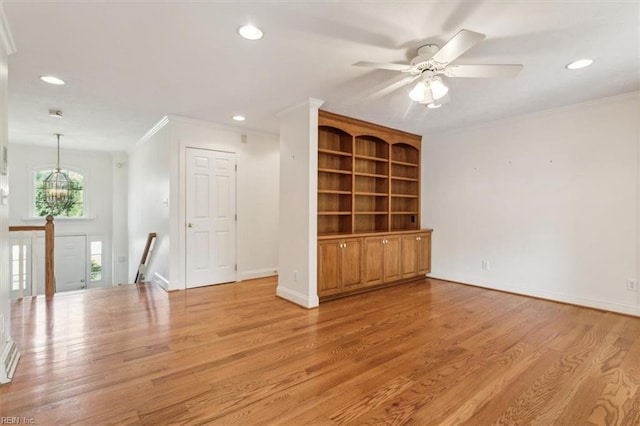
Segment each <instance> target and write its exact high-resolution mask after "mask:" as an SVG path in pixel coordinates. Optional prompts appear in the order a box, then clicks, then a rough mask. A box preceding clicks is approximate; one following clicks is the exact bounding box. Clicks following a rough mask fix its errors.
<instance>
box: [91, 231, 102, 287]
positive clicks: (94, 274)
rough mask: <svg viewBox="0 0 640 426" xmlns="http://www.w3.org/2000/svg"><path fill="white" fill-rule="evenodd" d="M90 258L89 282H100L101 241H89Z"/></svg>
mask: <svg viewBox="0 0 640 426" xmlns="http://www.w3.org/2000/svg"><path fill="white" fill-rule="evenodd" d="M89 248H90V253H89V255H90V258H91V281H101V280H102V241H91V244H90V246H89Z"/></svg>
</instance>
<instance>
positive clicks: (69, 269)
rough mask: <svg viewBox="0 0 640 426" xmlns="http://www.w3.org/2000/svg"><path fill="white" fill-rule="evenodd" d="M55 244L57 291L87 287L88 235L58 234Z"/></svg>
mask: <svg viewBox="0 0 640 426" xmlns="http://www.w3.org/2000/svg"><path fill="white" fill-rule="evenodd" d="M54 244H55V246H54V260H55V273H56V293H58V292H61V291H70V290H80V289H83V288H86V287H87V237H86V236H84V235H65V236H57V237H56V239H55V243H54Z"/></svg>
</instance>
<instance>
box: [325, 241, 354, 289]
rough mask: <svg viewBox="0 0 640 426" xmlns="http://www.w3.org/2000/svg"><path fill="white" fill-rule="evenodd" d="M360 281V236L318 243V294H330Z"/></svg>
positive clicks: (349, 287)
mask: <svg viewBox="0 0 640 426" xmlns="http://www.w3.org/2000/svg"><path fill="white" fill-rule="evenodd" d="M361 283H362V238H348V239H336V240H327V241H320V242H319V243H318V296H321V297H322V296H331V295H336V294H339V293H342V292H345V291H349V290H350V289H352V288H357V287H359V286H360V285H361Z"/></svg>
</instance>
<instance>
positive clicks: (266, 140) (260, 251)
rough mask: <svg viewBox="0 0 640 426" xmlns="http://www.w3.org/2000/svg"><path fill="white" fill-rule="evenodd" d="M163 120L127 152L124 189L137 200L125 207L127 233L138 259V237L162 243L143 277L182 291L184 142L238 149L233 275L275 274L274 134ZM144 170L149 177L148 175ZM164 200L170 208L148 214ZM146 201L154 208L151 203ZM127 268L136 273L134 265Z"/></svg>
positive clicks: (276, 160)
mask: <svg viewBox="0 0 640 426" xmlns="http://www.w3.org/2000/svg"><path fill="white" fill-rule="evenodd" d="M162 123H163V127H161V128H160V130H158V129H155V130H153V132H155V133H154V134H153V136H151V137H150V138H149V139H148V140H146V141H145V142H143V143H140V144H139V145H136V147H135V148H134V151H135V152H131V153H130V157H129V163H130V167H129V173H130V185H131V186H130V187H131V191H134V192H131V197H130V203H133V202H136V203H138V204H137V206H134V205H131V208H130V218H129V219H130V237H133V235H137V239H138V240H139V242H138V246H139V247H140V248H139V249H137V248H136V249H134V251H136V250H137V251H138V252H139V253H138V254H137V256H138V258H139V256H140V254H141V252H142V247H144V242H142V241H141V240H140V237H141V236H142V235H144V237H145V238H146V234H147V233H148V232H159V234H158V237H159V239H160V241H159V243H160V247H159V248H158V250H157V251H156V253H154V257H153V265H151V269H150V271H149V273H148V274H147V277H148V279H153V280H155V281H156V282H157V283H158V284H160V285H163V286H164V287H165V288H166V289H168V290H180V289H184V288H185V279H184V277H185V261H184V260H185V227H184V224H185V223H186V212H185V193H186V187H185V182H186V175H185V173H186V170H185V150H186V148H188V147H190V148H200V149H210V150H218V151H226V152H235V153H236V160H237V164H238V173H237V180H236V185H237V197H236V203H237V214H238V222H237V262H238V274H237V279H238V280H245V279H250V278H257V277H263V276H269V275H274V274H275V273H277V270H278V250H277V239H278V234H277V232H278V231H277V229H278V200H279V195H278V169H279V156H278V138H277V136H276V135H270V134H265V133H260V132H253V131H249V130H244V129H240V128H236V127H231V126H224V125H217V124H213V123H208V122H203V121H199V120H192V119H187V118H183V117H175V116H170V117H168V118H167V119H165V120H163V121H162ZM158 127H160V126H158ZM243 135H244V137H245V138H244V141H243ZM143 147H145V148H143ZM149 168H150V169H152V174H151V175H150V174H148V173H146V170H147V169H149ZM134 199H135V200H134ZM164 200H167V201H168V203H167V204H168V206H163V210H162V215H161V217H156V218H153V217H151V216H152V215H153V212H154V210H155V209H157V208H158V207H157V205H158V204H162V202H163V201H164ZM151 205H154V206H156V207H153V208H151V207H149V206H151ZM138 209H141V210H140V211H138ZM149 223H153V227H154V228H155V229H151V227H150V226H148V224H149ZM156 229H159V230H161V231H156ZM160 232H162V234H163V235H162V236H161V235H160ZM169 241H170V243H169ZM133 243H135V242H133ZM138 260H139V259H138ZM138 260H136V263H137V261H138ZM130 270H132V271H134V273H135V265H133V267H132V268H130ZM158 275H160V276H158Z"/></svg>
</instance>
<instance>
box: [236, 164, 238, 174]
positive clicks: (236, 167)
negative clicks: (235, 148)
mask: <svg viewBox="0 0 640 426" xmlns="http://www.w3.org/2000/svg"><path fill="white" fill-rule="evenodd" d="M237 171H238V165H237V164H236V172H237Z"/></svg>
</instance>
